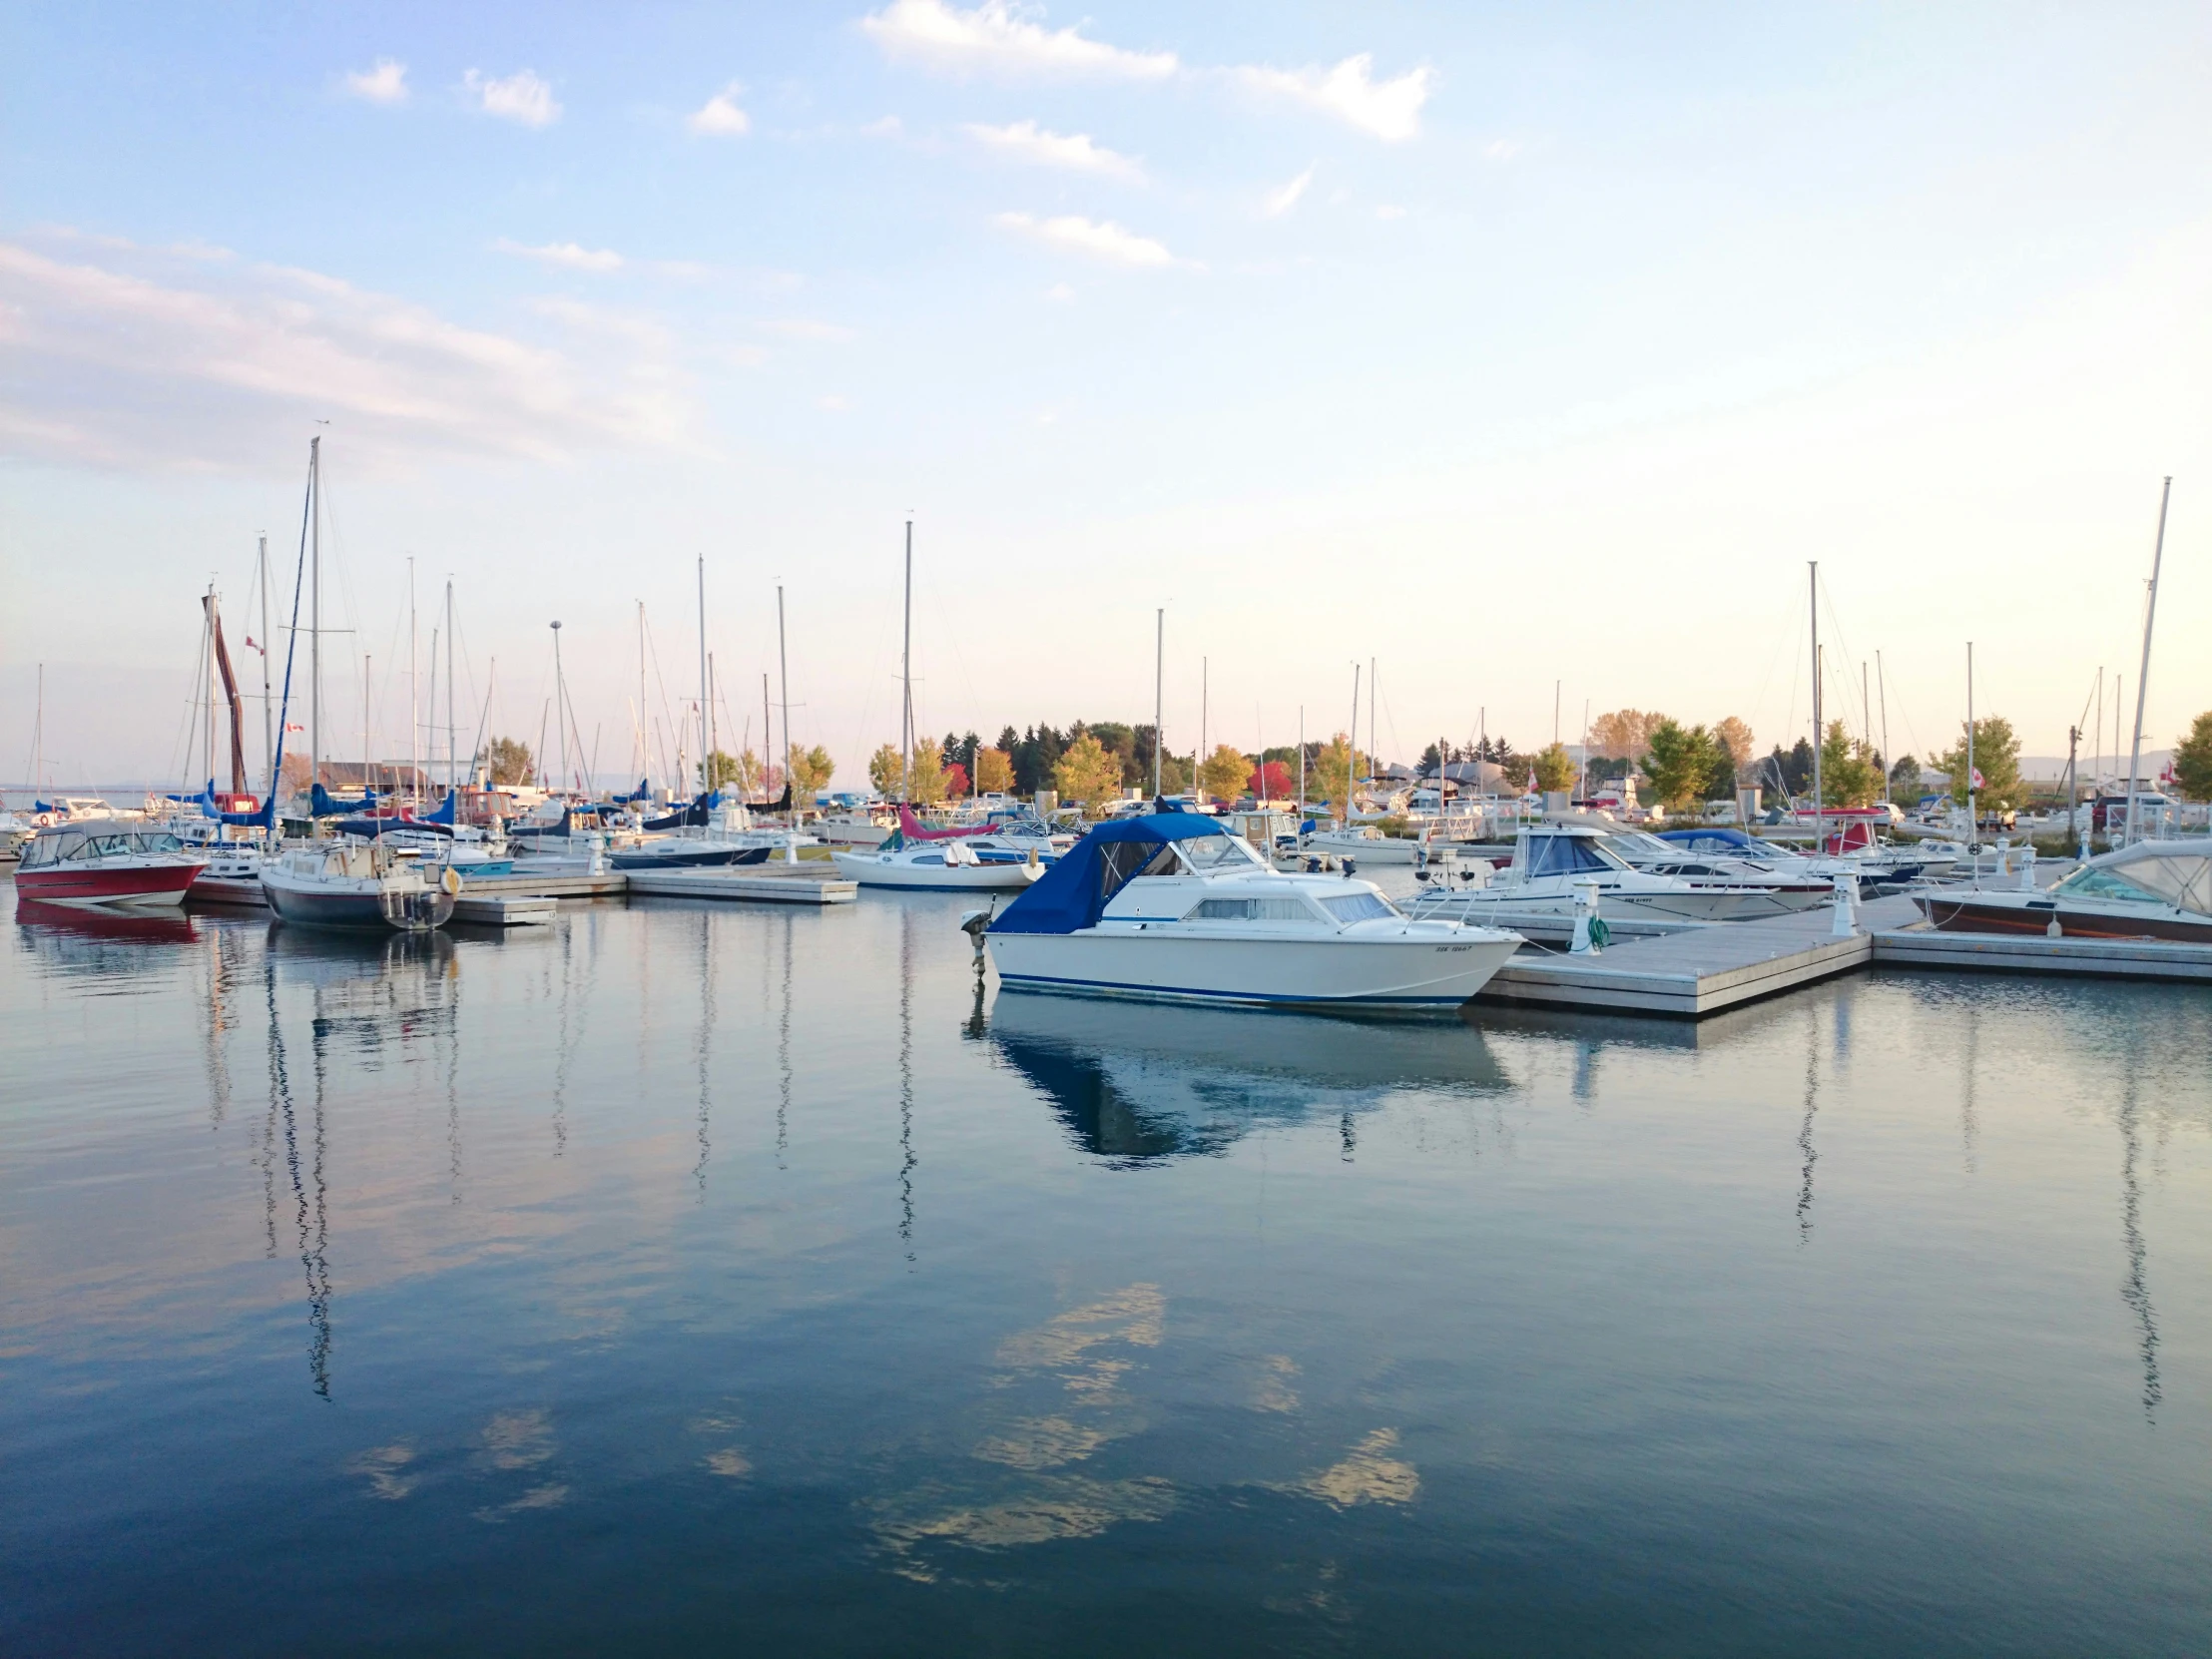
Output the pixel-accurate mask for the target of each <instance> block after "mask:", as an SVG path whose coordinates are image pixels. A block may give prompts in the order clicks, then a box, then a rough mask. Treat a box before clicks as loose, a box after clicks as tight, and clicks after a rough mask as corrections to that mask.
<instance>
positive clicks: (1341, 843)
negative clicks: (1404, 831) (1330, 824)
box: [1299, 824, 1427, 866]
mask: <svg viewBox="0 0 2212 1659" xmlns="http://www.w3.org/2000/svg"><path fill="white" fill-rule="evenodd" d="M1426 843H1427V836H1425V835H1423V836H1421V837H1420V838H1419V839H1417V840H1416V839H1414V838H1413V837H1412V836H1410V835H1385V834H1383V831H1382V830H1378V829H1376V828H1375V826H1374V825H1372V824H1355V825H1353V826H1352V827H1350V828H1349V829H1342V828H1340V829H1336V830H1315V831H1314V832H1313V833H1312V834H1310V835H1307V836H1304V837H1303V838H1302V839H1301V840H1300V842H1299V846H1300V848H1301V850H1302V851H1304V852H1329V853H1334V854H1335V855H1336V856H1337V857H1340V858H1350V859H1351V860H1352V861H1353V863H1354V865H1355V866H1358V865H1360V864H1367V863H1374V864H1413V863H1418V862H1419V861H1420V854H1421V848H1422V847H1423V846H1424V845H1425V844H1426Z"/></svg>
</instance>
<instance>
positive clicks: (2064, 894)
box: [1914, 839, 2212, 944]
mask: <svg viewBox="0 0 2212 1659" xmlns="http://www.w3.org/2000/svg"><path fill="white" fill-rule="evenodd" d="M1914 901H1915V902H1916V903H1918V904H1919V905H1920V907H1921V909H1922V911H1923V912H1924V913H1926V915H1927V916H1928V919H1929V921H1930V923H1931V924H1933V925H1934V926H1936V927H1937V928H1939V929H1941V930H1943V931H1945V932H1952V933H2040V934H2043V935H2045V936H2046V937H2049V938H2073V939H2172V940H2176V941H2179V942H2182V943H2189V944H2212V843H2207V842H2205V841H2203V840H2201V839H2200V840H2189V841H2137V842H2136V843H2135V844H2134V845H2133V846H2123V847H2118V848H2116V849H2114V850H2113V851H2110V852H2105V853H2100V854H2099V855H2098V856H2096V857H2094V858H2091V859H2090V860H2089V861H2088V862H2087V863H2085V864H2083V865H2082V866H2081V867H2080V868H2079V869H2077V870H2075V871H2074V872H2073V873H2072V874H2071V875H2069V876H2067V877H2066V878H2065V879H2064V880H2063V881H2060V882H2059V883H2058V884H2057V885H2056V886H2054V887H2050V888H2048V889H2044V888H2039V887H2037V886H2035V885H2034V865H2032V864H2030V865H2028V866H2027V867H2026V869H2025V870H2023V871H2022V873H2021V876H2020V882H2019V886H2018V887H2017V888H2016V889H2015V890H2012V891H2008V892H1999V891H1994V890H1991V889H1989V888H1985V887H1982V888H1969V887H1946V888H1942V889H1940V890H1937V891H1930V892H1924V893H1916V894H1915V895H1914Z"/></svg>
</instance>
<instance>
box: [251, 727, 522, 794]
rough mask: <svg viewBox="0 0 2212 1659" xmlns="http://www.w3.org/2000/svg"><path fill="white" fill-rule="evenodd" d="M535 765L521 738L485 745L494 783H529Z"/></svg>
mask: <svg viewBox="0 0 2212 1659" xmlns="http://www.w3.org/2000/svg"><path fill="white" fill-rule="evenodd" d="M286 758H287V759H288V758H289V757H286ZM535 766H536V763H535V762H534V761H533V760H532V759H531V757H530V746H529V745H528V744H526V743H524V742H523V741H522V740H521V739H520V738H494V739H492V740H491V742H490V743H489V744H488V745H486V746H485V749H484V767H485V770H486V771H487V772H489V773H490V775H491V781H492V782H493V783H494V784H527V783H529V782H530V777H531V774H532V772H533V770H534V769H535Z"/></svg>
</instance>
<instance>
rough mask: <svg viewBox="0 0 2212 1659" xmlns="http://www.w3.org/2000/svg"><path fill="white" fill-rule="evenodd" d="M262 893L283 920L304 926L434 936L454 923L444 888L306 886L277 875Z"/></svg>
mask: <svg viewBox="0 0 2212 1659" xmlns="http://www.w3.org/2000/svg"><path fill="white" fill-rule="evenodd" d="M262 890H263V892H264V893H265V894H267V896H268V899H269V907H270V908H271V909H272V910H274V911H275V912H276V913H277V920H279V921H285V922H290V923H292V924H293V925H295V926H299V927H349V928H350V927H359V928H373V929H378V930H381V929H386V928H396V929H397V930H399V931H400V932H403V933H419V932H428V931H430V930H432V929H434V928H438V927H443V926H444V925H445V924H446V923H447V922H448V921H450V920H452V918H453V897H452V895H451V894H450V893H447V892H446V891H444V890H443V888H441V887H431V886H420V887H399V886H386V885H383V884H381V883H377V882H368V881H362V882H350V883H338V882H315V883H308V882H301V881H292V880H287V879H285V878H284V877H282V876H280V875H278V874H277V873H276V872H274V871H271V872H266V873H264V875H263V876H262Z"/></svg>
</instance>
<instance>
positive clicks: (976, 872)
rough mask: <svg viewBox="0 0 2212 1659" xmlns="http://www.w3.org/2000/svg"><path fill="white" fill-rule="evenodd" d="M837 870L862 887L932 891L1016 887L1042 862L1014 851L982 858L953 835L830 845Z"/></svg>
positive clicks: (1008, 889)
mask: <svg viewBox="0 0 2212 1659" xmlns="http://www.w3.org/2000/svg"><path fill="white" fill-rule="evenodd" d="M830 858H831V859H832V860H833V861H834V862H835V863H836V866H837V873H838V874H839V875H841V876H843V877H845V879H847V880H849V881H857V882H858V883H859V884H860V885H861V886H863V887H919V888H923V889H927V890H933V891H937V892H1019V891H1020V890H1021V889H1022V888H1024V887H1026V886H1028V885H1029V883H1030V882H1032V881H1034V880H1035V879H1036V878H1037V877H1038V876H1039V875H1042V874H1043V873H1044V865H1043V864H1042V863H1041V862H1040V861H1039V860H1037V859H1036V858H1033V857H1031V858H1025V857H1022V856H1020V855H1018V854H1016V855H1014V856H1010V857H1007V858H1005V859H1004V861H999V860H997V859H991V860H985V859H984V858H983V857H981V856H980V855H979V854H978V853H977V851H976V850H975V849H974V848H972V847H968V846H965V845H963V844H962V843H960V842H958V841H925V842H923V843H921V844H920V845H918V846H902V847H895V848H894V847H884V848H881V849H879V850H877V851H874V852H842V851H832V852H831V853H830Z"/></svg>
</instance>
